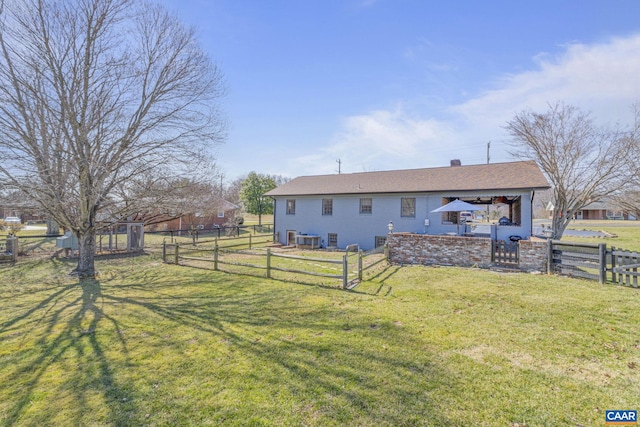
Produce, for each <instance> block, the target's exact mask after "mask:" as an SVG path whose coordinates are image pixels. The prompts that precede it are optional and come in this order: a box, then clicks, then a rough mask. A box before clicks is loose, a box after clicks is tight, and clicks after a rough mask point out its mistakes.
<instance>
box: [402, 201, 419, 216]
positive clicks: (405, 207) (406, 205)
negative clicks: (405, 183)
mask: <svg viewBox="0 0 640 427" xmlns="http://www.w3.org/2000/svg"><path fill="white" fill-rule="evenodd" d="M400 201H401V204H402V212H401V213H400V216H403V217H413V218H415V216H416V198H415V197H403V198H401V199H400Z"/></svg>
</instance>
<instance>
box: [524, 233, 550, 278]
mask: <svg viewBox="0 0 640 427" xmlns="http://www.w3.org/2000/svg"><path fill="white" fill-rule="evenodd" d="M548 262H549V243H548V241H546V240H520V270H525V271H542V272H545V273H546V272H547V263H548Z"/></svg>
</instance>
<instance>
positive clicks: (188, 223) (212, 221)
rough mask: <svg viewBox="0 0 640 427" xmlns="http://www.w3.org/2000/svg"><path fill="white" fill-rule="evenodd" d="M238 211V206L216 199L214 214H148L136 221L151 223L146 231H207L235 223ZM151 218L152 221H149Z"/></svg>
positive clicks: (140, 216)
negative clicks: (193, 229) (196, 229)
mask: <svg viewBox="0 0 640 427" xmlns="http://www.w3.org/2000/svg"><path fill="white" fill-rule="evenodd" d="M239 211H240V206H238V205H235V204H233V203H231V202H229V201H226V200H223V199H217V200H216V202H215V211H214V212H191V213H187V214H182V215H180V216H169V215H159V217H158V215H155V216H154V215H150V214H149V215H139V216H138V217H136V219H139V220H143V221H145V223H149V222H151V223H150V224H149V225H147V226H146V228H147V231H167V230H190V229H192V228H198V229H201V230H202V229H207V230H209V229H212V228H215V227H223V226H225V225H228V224H230V223H231V222H235V221H237V220H238V218H239V217H238V213H239ZM151 217H153V220H150V218H151ZM234 225H235V224H234Z"/></svg>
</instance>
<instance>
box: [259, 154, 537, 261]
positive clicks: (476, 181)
mask: <svg viewBox="0 0 640 427" xmlns="http://www.w3.org/2000/svg"><path fill="white" fill-rule="evenodd" d="M548 188H549V184H548V182H547V180H546V179H545V177H544V175H543V174H542V172H541V171H540V169H539V168H538V166H537V165H536V163H535V162H533V161H518V162H508V163H494V164H487V165H470V166H459V165H457V164H456V163H454V162H452V166H449V167H440V168H427V169H411V170H392V171H381V172H363V173H352V174H337V175H336V174H334V175H320V176H301V177H298V178H295V179H293V180H291V181H289V182H287V183H285V184H284V185H281V186H279V187H277V188H276V189H274V190H271V191H269V192H267V193H266V195H267V196H270V197H272V198H273V200H274V203H275V207H274V208H275V209H274V233H275V240H277V241H279V242H280V243H282V244H284V245H294V244H299V245H300V244H304V245H309V246H313V247H318V246H320V247H336V248H345V247H346V246H348V245H351V244H358V245H359V247H360V248H361V249H364V250H369V249H373V248H375V247H378V246H380V245H382V244H384V242H385V241H386V237H387V233H388V232H389V229H388V227H389V224H390V223H392V224H393V232H394V233H397V232H409V233H419V234H452V235H465V234H466V235H469V234H470V233H473V231H474V230H473V228H474V227H473V226H471V225H470V224H467V223H464V224H463V223H462V221H460V220H459V213H458V212H442V213H440V212H432V211H433V210H434V209H437V208H439V207H441V206H443V205H445V204H447V203H449V202H451V201H453V200H455V199H460V200H462V201H465V202H467V203H471V204H473V205H475V206H477V210H479V211H480V210H487V207H488V206H492V207H493V208H494V209H495V208H496V207H497V206H501V207H502V212H503V216H504V218H502V219H501V221H499V222H496V223H495V224H492V225H489V224H488V223H485V224H486V225H483V226H480V227H477V228H484V230H483V232H484V234H486V236H487V237H489V236H490V237H492V238H494V239H500V240H506V239H509V238H510V236H517V237H519V238H522V239H527V238H529V237H530V236H531V234H532V202H533V200H534V197H535V193H536V191H537V190H543V189H548Z"/></svg>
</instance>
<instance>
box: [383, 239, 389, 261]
mask: <svg viewBox="0 0 640 427" xmlns="http://www.w3.org/2000/svg"><path fill="white" fill-rule="evenodd" d="M384 257H385V258H386V259H387V262H390V260H389V242H385V243H384Z"/></svg>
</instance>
